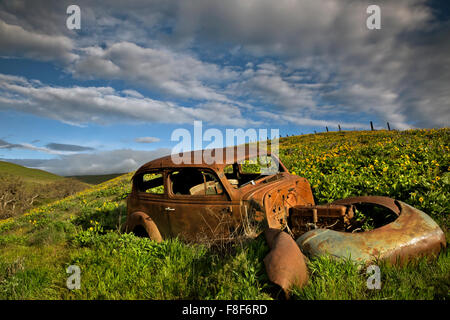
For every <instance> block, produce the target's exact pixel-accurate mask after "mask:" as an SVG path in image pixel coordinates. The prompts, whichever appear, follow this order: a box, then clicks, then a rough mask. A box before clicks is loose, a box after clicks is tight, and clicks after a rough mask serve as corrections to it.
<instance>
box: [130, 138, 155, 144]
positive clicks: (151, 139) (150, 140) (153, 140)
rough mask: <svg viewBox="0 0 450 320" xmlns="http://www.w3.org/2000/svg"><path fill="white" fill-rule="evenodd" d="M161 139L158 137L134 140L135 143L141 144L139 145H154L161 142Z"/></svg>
mask: <svg viewBox="0 0 450 320" xmlns="http://www.w3.org/2000/svg"><path fill="white" fill-rule="evenodd" d="M160 140H161V139H159V138H156V137H139V138H136V139H134V141H136V142H139V143H154V142H159V141H160Z"/></svg>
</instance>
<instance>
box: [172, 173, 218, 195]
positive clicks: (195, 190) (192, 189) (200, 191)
mask: <svg viewBox="0 0 450 320" xmlns="http://www.w3.org/2000/svg"><path fill="white" fill-rule="evenodd" d="M170 182H171V188H172V192H173V193H174V194H175V195H192V196H209V195H221V194H223V188H222V185H221V183H220V182H219V180H218V179H217V178H216V177H215V175H214V174H212V173H210V172H208V171H207V170H201V169H196V168H184V169H181V170H179V171H173V172H172V173H171V174H170Z"/></svg>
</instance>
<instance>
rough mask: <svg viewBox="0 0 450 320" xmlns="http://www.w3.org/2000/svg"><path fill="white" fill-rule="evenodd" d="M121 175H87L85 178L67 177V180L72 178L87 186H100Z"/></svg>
mask: <svg viewBox="0 0 450 320" xmlns="http://www.w3.org/2000/svg"><path fill="white" fill-rule="evenodd" d="M121 175H123V173H111V174H99V175H87V176H68V177H67V178H73V179H76V180H78V181H81V182H84V183H88V184H94V185H95V184H100V183H102V182H105V181H108V180H111V179H114V178H117V177H119V176H121Z"/></svg>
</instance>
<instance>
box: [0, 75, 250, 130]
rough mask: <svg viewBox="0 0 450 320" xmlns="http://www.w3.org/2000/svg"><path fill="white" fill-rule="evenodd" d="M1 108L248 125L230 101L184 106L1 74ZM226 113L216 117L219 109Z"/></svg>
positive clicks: (104, 118)
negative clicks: (45, 83) (58, 85)
mask: <svg viewBox="0 0 450 320" xmlns="http://www.w3.org/2000/svg"><path fill="white" fill-rule="evenodd" d="M0 93H1V96H0V110H1V109H6V110H8V109H10V110H16V111H22V112H27V113H32V114H35V115H38V116H44V117H47V118H51V119H55V120H60V121H62V122H65V123H69V124H76V125H83V124H86V123H99V124H107V123H114V122H124V121H129V122H158V123H176V124H182V123H192V122H193V121H194V120H204V121H207V122H209V123H212V124H227V125H233V124H234V125H246V124H247V123H248V120H246V119H245V118H244V117H243V115H242V114H241V112H240V109H239V108H238V107H236V106H233V105H230V104H221V105H220V106H218V105H208V104H202V105H200V106H198V107H184V106H180V105H177V104H175V103H172V102H166V101H159V100H153V99H150V98H141V97H135V96H129V95H128V96H123V95H122V94H121V92H120V91H117V90H115V89H114V88H112V87H79V86H75V87H53V86H47V85H43V84H41V83H35V82H33V81H28V80H27V79H25V78H22V77H17V76H10V75H5V74H0ZM218 108H220V112H222V113H223V115H222V117H220V118H218V117H217V111H218V110H217V109H218Z"/></svg>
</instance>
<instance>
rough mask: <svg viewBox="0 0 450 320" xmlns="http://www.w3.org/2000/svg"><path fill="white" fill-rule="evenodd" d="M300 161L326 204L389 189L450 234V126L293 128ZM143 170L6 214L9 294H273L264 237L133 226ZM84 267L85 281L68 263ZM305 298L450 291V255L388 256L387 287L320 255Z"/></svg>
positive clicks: (291, 148)
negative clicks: (199, 237) (151, 233)
mask: <svg viewBox="0 0 450 320" xmlns="http://www.w3.org/2000/svg"><path fill="white" fill-rule="evenodd" d="M280 142H281V144H280V155H281V159H282V161H283V162H284V163H285V164H286V165H287V167H288V168H289V170H290V171H291V172H293V173H295V174H298V175H301V176H304V177H306V178H307V179H309V180H310V182H311V185H312V187H313V192H314V195H315V198H316V201H317V202H318V203H324V202H328V201H331V200H334V199H338V198H343V197H347V196H352V195H363V194H374V195H387V196H391V197H394V198H397V199H399V200H402V201H405V202H407V203H409V204H411V205H414V206H416V207H417V208H419V209H421V210H423V211H425V212H427V213H428V214H430V215H431V216H432V217H433V218H434V219H435V220H436V221H437V222H438V223H439V224H440V226H441V227H442V229H443V230H444V231H445V233H446V236H447V246H448V239H449V236H450V235H449V225H450V223H449V220H448V212H449V210H450V176H449V174H450V173H449V171H450V153H449V145H450V144H449V142H450V130H449V129H441V130H411V131H405V132H395V131H392V132H387V131H375V132H342V133H339V132H333V133H331V132H330V133H323V134H316V135H304V136H297V137H288V138H282V139H281V141H280ZM131 175H132V174H131V173H130V174H126V175H123V176H120V177H117V178H115V179H112V180H110V181H107V182H105V183H102V184H100V185H98V186H95V187H92V188H90V189H87V190H84V191H82V192H80V193H78V194H76V195H73V196H70V197H68V198H65V199H63V200H59V201H57V202H54V203H51V204H48V205H45V206H42V207H39V208H36V209H33V210H31V211H29V212H27V213H26V214H25V215H24V216H21V217H18V218H15V219H13V218H10V219H7V220H0V299H271V298H273V297H274V295H273V291H274V289H275V288H274V287H273V286H272V285H271V284H270V283H269V282H268V281H267V277H266V275H265V270H264V264H263V261H262V259H263V258H264V256H265V255H266V254H267V252H268V250H269V249H268V247H267V245H266V243H265V241H264V239H263V238H258V239H256V240H253V241H248V242H240V243H237V244H235V245H234V246H230V247H223V248H212V247H209V246H208V245H207V244H185V243H182V242H180V241H179V240H177V239H173V240H166V241H163V242H162V243H159V244H158V243H155V242H153V241H150V240H148V239H144V238H137V237H135V236H133V235H131V234H124V233H121V232H120V230H121V226H122V225H123V223H124V221H125V214H126V204H125V198H126V195H127V193H128V192H129V191H130V178H131ZM69 265H77V266H79V267H80V269H81V289H80V290H73V291H70V290H68V289H67V287H66V280H67V277H68V274H67V273H66V268H67V267H68V266H69ZM308 266H309V270H310V272H311V279H310V282H309V284H308V285H307V286H306V287H304V288H302V289H299V288H294V290H293V294H292V297H293V298H294V299H448V298H449V296H450V295H449V292H450V291H449V290H450V277H449V275H450V254H449V251H448V249H446V250H445V251H444V252H442V253H441V254H440V256H439V257H438V258H437V259H436V260H433V261H427V260H425V259H419V260H417V261H415V262H414V263H411V264H409V265H407V266H405V267H393V266H389V265H385V264H383V263H380V264H379V266H380V268H381V277H382V278H381V281H382V288H381V290H369V289H367V287H366V280H367V277H368V276H367V275H366V274H365V269H364V268H363V269H361V268H359V266H357V265H355V264H354V263H352V262H350V261H341V262H334V261H331V260H329V259H327V258H320V259H313V260H311V261H309V262H308Z"/></svg>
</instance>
